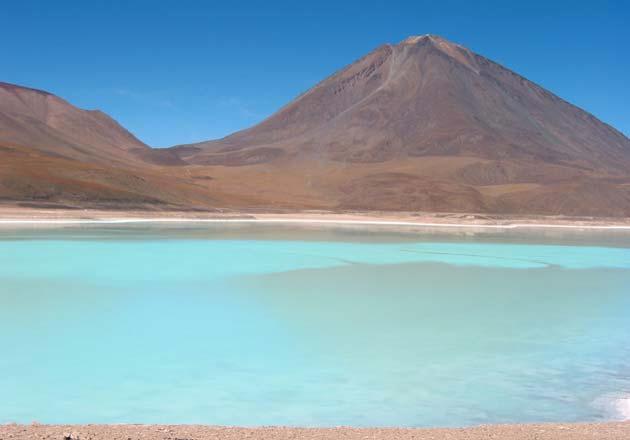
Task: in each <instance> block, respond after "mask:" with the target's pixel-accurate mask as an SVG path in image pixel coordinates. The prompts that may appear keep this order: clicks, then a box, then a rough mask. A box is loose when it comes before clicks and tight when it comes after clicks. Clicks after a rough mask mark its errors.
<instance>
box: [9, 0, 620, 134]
mask: <svg viewBox="0 0 630 440" xmlns="http://www.w3.org/2000/svg"><path fill="white" fill-rule="evenodd" d="M519 3H520V4H519ZM425 33H433V34H438V35H441V36H443V37H445V38H448V39H450V40H452V41H455V42H457V43H460V44H462V45H464V46H466V47H468V48H470V49H472V50H474V51H476V52H478V53H480V54H482V55H485V56H487V57H488V58H491V59H493V60H495V61H497V62H499V63H501V64H503V65H505V66H507V67H509V68H511V69H513V70H515V71H516V72H518V73H520V74H522V75H524V76H526V77H527V78H529V79H531V80H533V81H535V82H537V83H539V84H541V85H542V86H544V87H546V88H548V89H549V90H551V91H552V92H554V93H556V94H558V95H559V96H561V97H562V98H564V99H566V100H568V101H570V102H572V103H574V104H576V105H578V106H580V107H582V108H584V109H586V110H587V111H589V112H591V113H593V114H594V115H595V116H597V117H599V118H600V119H602V120H603V121H605V122H607V123H609V124H611V125H613V126H615V127H616V128H617V129H619V130H621V131H622V132H624V133H625V134H626V135H629V134H630V2H629V1H616V2H613V1H592V2H582V1H579V0H573V1H551V0H545V1H524V2H516V1H514V2H512V1H505V0H504V1H459V2H458V1H448V0H440V1H438V0H435V1H423V0H413V1H395V0H390V1H370V0H361V1H358V0H344V1H342V0H339V1H326V0H319V1H291V0H285V1H276V2H273V1H233V2H219V1H185V0H183V1H158V0H155V1H87V0H84V1H69V0H68V1H63V0H58V1H41V2H40V1H28V0H23V1H17V0H15V1H3V2H2V6H1V7H0V41H2V43H1V45H0V48H1V52H0V81H7V82H12V83H18V84H22V85H27V86H31V87H36V88H41V89H45V90H48V91H50V92H53V93H55V94H58V95H60V96H62V97H64V98H66V99H68V100H69V101H70V102H72V103H73V104H75V105H78V106H80V107H83V108H88V109H93V108H99V109H101V110H103V111H105V112H107V113H109V114H110V115H112V116H113V117H114V118H116V119H117V120H118V121H119V122H121V123H122V124H123V125H125V126H126V127H127V128H129V129H130V130H131V131H132V132H134V133H135V134H136V135H137V136H138V137H140V138H141V139H142V140H144V141H145V142H147V143H148V144H150V145H153V146H169V145H173V144H178V143H187V142H193V141H200V140H206V139H211V138H217V137H221V136H224V135H227V134H229V133H231V132H233V131H236V130H239V129H242V128H246V127H248V126H250V125H252V124H254V123H256V122H258V121H260V120H261V119H263V118H265V117H266V116H268V115H270V114H271V113H273V112H274V111H275V110H277V109H278V108H279V107H280V106H282V105H283V104H285V103H286V102H288V101H289V100H291V99H292V98H294V97H295V96H296V95H297V94H299V93H301V92H303V91H304V90H306V89H308V88H309V87H311V86H312V85H314V84H315V83H317V82H318V81H320V80H321V79H323V78H324V77H326V76H327V75H329V74H331V73H333V72H334V71H336V70H338V69H340V68H341V67H343V66H344V65H346V64H348V63H350V62H352V61H353V60H355V59H357V58H359V57H361V56H362V55H364V54H365V53H367V52H369V51H370V50H372V49H374V48H375V47H377V46H379V45H381V44H383V43H388V42H389V43H395V42H398V41H400V40H402V39H404V38H405V37H407V36H409V35H419V34H425Z"/></svg>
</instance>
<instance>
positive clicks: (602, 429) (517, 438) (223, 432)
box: [0, 422, 630, 440]
mask: <svg viewBox="0 0 630 440" xmlns="http://www.w3.org/2000/svg"><path fill="white" fill-rule="evenodd" d="M9 438H10V439H14V440H20V439H25V440H26V439H38V440H41V439H59V440H63V439H72V440H76V439H81V440H87V439H91V440H99V439H103V440H105V439H107V440H135V439H155V440H173V439H180V440H184V439H186V440H193V439H195V440H206V439H226V440H237V439H238V440H240V439H243V438H255V439H260V440H267V439H268V440H285V439H286V440H288V439H304V440H309V439H318V440H321V439H344V440H355V439H356V440H363V439H366V438H369V439H379V440H381V439H382V440H389V439H415V440H420V439H427V440H429V439H433V440H437V439H448V440H482V439H483V440H488V439H506V440H507V439H509V440H622V439H628V438H630V422H609V423H566V424H531V425H530V424H515V425H481V426H474V427H466V428H352V427H335V428H292V427H281V426H278V427H274V426H270V427H259V428H241V427H222V426H209V425H41V424H36V423H35V424H31V425H17V424H7V425H0V439H9Z"/></svg>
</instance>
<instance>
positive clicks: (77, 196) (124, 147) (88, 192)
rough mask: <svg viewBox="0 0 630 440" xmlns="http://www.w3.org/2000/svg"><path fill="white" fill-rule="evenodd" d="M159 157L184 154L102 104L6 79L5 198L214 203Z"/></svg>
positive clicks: (113, 204) (2, 128)
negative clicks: (152, 141) (77, 102)
mask: <svg viewBox="0 0 630 440" xmlns="http://www.w3.org/2000/svg"><path fill="white" fill-rule="evenodd" d="M159 164H168V165H173V164H183V162H182V161H181V160H179V159H178V158H177V157H176V156H175V155H174V154H173V153H172V152H169V151H160V150H153V149H151V148H149V147H148V146H147V145H145V144H144V143H142V142H141V141H140V140H138V139H137V138H136V137H135V136H133V135H132V134H131V133H130V132H129V131H127V130H126V129H125V128H123V127H122V126H121V125H119V124H118V123H117V122H116V121H114V120H113V119H112V118H110V117H109V116H107V115H106V114H105V113H103V112H100V111H87V110H81V109H79V108H77V107H74V106H73V105H71V104H69V103H68V102H66V101H64V100H63V99H61V98H59V97H57V96H55V95H52V94H50V93H48V92H44V91H41V90H35V89H30V88H27V87H21V86H17V85H12V84H7V83H0V201H5V202H18V203H27V204H30V205H32V204H37V205H46V206H48V205H50V206H55V205H64V206H78V207H99V208H127V207H136V208H138V207H142V208H151V209H153V208H163V207H179V208H182V207H185V208H188V207H190V206H195V205H201V206H209V205H211V204H212V203H213V199H212V197H211V196H210V194H209V193H208V192H207V191H206V190H205V189H203V188H198V187H197V186H196V185H194V182H191V181H190V179H189V178H183V177H180V176H178V175H177V174H178V173H179V172H178V173H172V172H170V169H171V168H173V167H172V166H171V167H168V168H165V169H164V168H161V167H159V166H158V165H159Z"/></svg>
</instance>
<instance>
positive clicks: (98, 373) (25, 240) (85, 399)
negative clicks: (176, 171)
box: [0, 227, 630, 426]
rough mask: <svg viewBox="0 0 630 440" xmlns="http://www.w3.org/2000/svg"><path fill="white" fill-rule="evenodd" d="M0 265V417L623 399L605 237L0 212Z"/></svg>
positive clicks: (396, 410) (565, 416) (620, 288)
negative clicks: (27, 225)
mask: <svg viewBox="0 0 630 440" xmlns="http://www.w3.org/2000/svg"><path fill="white" fill-rule="evenodd" d="M545 241H546V242H553V243H554V244H547V245H545V244H541V243H542V242H545ZM580 243H582V244H581V245H580ZM598 243H599V244H598ZM0 282H1V284H0V345H1V346H2V352H1V354H0V395H1V396H2V397H1V398H0V423H1V422H11V421H16V422H30V421H33V420H37V421H39V422H42V423H44V422H47V423H55V422H63V423H87V422H91V423H124V422H134V423H204V424H226V425H249V426H251V425H271V424H274V425H306V426H335V425H354V426H377V425H378V426H393V425H399V426H461V425H471V424H479V423H510V422H534V421H537V422H546V421H598V420H606V419H615V418H617V419H621V418H624V417H630V414H628V411H627V408H628V404H627V402H628V400H625V399H627V398H628V396H630V344H628V341H630V318H628V317H629V316H630V245H628V244H627V238H624V237H619V238H615V237H613V238H611V237H598V236H588V237H587V236H583V237H582V239H580V237H576V236H575V235H572V236H571V237H569V238H567V239H563V238H562V237H558V236H556V237H554V239H553V240H551V239H549V238H546V239H541V238H540V237H538V239H536V238H535V237H526V238H523V236H518V235H513V236H508V237H507V238H506V237H505V236H503V237H502V236H494V237H491V236H485V237H481V238H480V237H470V236H461V237H452V236H449V237H446V236H445V237H440V236H419V235H411V234H398V233H392V232H385V231H381V232H378V233H370V232H368V231H367V230H334V231H331V230H306V229H302V230H296V229H283V228H278V227H276V228H257V227H250V228H246V229H242V228H240V229H233V228H220V227H214V228H201V227H200V228H196V229H195V228H185V229H178V228H166V229H164V228H111V229H104V228H102V227H101V228H95V227H93V228H83V229H73V228H70V229H58V230H48V231H42V230H20V231H17V230H15V231H13V230H2V231H0Z"/></svg>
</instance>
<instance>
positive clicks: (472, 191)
mask: <svg viewBox="0 0 630 440" xmlns="http://www.w3.org/2000/svg"><path fill="white" fill-rule="evenodd" d="M0 201H6V202H9V203H28V204H29V205H32V204H37V205H40V206H44V205H45V206H48V205H51V204H52V205H55V204H56V205H59V204H63V205H68V206H76V207H100V208H108V209H117V208H131V207H133V208H138V207H139V208H143V209H215V208H221V209H225V208H227V209H237V210H246V209H257V210H261V209H262V210H269V209H283V210H295V209H324V210H333V211H340V210H396V211H430V212H471V213H472V212H475V213H497V214H518V215H528V214H547V215H557V214H562V215H581V216H630V140H629V139H628V138H627V137H625V136H624V135H623V134H621V133H620V132H618V131H617V130H615V129H614V128H612V127H610V126H608V125H606V124H604V123H602V122H601V121H599V120H597V119H596V118H595V117H593V116H592V115H590V114H588V113H586V112H584V111H583V110H581V109H579V108H577V107H575V106H573V105H571V104H569V103H567V102H566V101H564V100H562V99H560V98H558V97H557V96H555V95H553V94H552V93H550V92H548V91H546V90H544V89H543V88H541V87H539V86H537V85H536V84H534V83H532V82H530V81H528V80H527V79H525V78H523V77H521V76H519V75H517V74H515V73H513V72H511V71H509V70H508V69H505V68H504V67H502V66H500V65H498V64H496V63H494V62H492V61H490V60H488V59H486V58H484V57H482V56H480V55H477V54H475V53H473V52H471V51H469V50H468V49H466V48H463V47H461V46H459V45H457V44H454V43H450V42H448V41H446V40H444V39H442V38H439V37H435V36H422V37H410V38H408V39H406V40H404V41H403V42H401V43H399V44H396V45H384V46H381V47H379V48H377V49H376V50H374V51H373V52H371V53H369V54H368V55H366V56H365V57H363V58H361V59H360V60H358V61H356V62H355V63H353V64H351V65H349V66H348V67H346V68H345V69H343V70H341V71H339V72H337V73H335V74H334V75H332V76H330V77H329V78H327V79H325V80H324V81H322V82H321V83H319V84H317V85H316V86H315V87H313V88H312V89H310V90H308V91H307V92H306V93H304V94H302V95H301V96H299V97H298V98H296V99H295V100H294V101H293V102H291V103H289V104H288V105H286V106H285V107H283V108H282V109H280V110H279V111H278V112H277V113H275V114H274V115H272V116H271V117H269V118H268V119H266V120H265V121H263V122H261V123H260V124H258V125H256V126H254V127H251V128H249V129H247V130H244V131H241V132H238V133H234V134H233V135H231V136H228V137H226V138H224V139H220V140H215V141H208V142H201V143H198V144H191V145H182V146H178V147H173V148H170V149H151V148H149V147H148V146H146V145H145V144H144V143H142V142H141V141H140V140H138V139H137V138H136V137H134V136H133V135H132V134H131V133H129V132H128V131H127V130H125V129H124V128H123V127H122V126H120V125H119V124H118V123H117V122H116V121H114V120H113V119H111V118H110V117H109V116H107V115H105V114H104V113H102V112H98V111H86V110H81V109H78V108H76V107H74V106H72V105H71V104H69V103H68V102H66V101H64V100H63V99H61V98H58V97H56V96H54V95H51V94H50V93H47V92H43V91H39V90H34V89H29V88H25V87H20V86H15V85H10V84H5V83H0Z"/></svg>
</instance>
